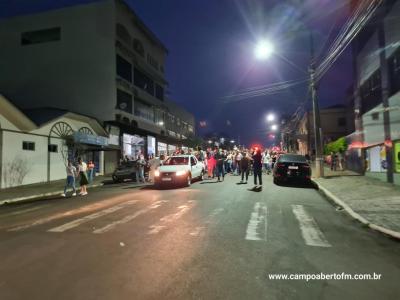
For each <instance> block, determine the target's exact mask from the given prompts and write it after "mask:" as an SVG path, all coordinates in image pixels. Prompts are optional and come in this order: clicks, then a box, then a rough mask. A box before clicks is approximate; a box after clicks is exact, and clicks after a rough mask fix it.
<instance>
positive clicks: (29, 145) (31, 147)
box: [22, 141, 35, 151]
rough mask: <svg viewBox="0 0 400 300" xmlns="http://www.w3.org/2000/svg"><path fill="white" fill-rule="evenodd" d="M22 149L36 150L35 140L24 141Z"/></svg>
mask: <svg viewBox="0 0 400 300" xmlns="http://www.w3.org/2000/svg"><path fill="white" fill-rule="evenodd" d="M22 149H23V150H28V151H35V142H25V141H24V142H22Z"/></svg>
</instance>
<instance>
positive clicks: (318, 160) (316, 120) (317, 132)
mask: <svg viewBox="0 0 400 300" xmlns="http://www.w3.org/2000/svg"><path fill="white" fill-rule="evenodd" d="M310 51H311V63H310V68H309V72H310V90H311V100H312V106H313V125H314V136H315V138H314V145H315V177H316V178H320V177H324V158H323V152H322V148H323V147H322V139H321V119H320V114H319V105H318V99H317V88H316V86H315V85H316V83H315V62H314V41H313V35H312V32H311V31H310Z"/></svg>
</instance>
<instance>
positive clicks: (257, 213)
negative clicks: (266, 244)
mask: <svg viewBox="0 0 400 300" xmlns="http://www.w3.org/2000/svg"><path fill="white" fill-rule="evenodd" d="M263 224H264V227H263ZM263 229H264V230H263ZM263 236H264V237H263ZM246 240H250V241H260V240H265V241H266V240H267V207H266V206H265V205H264V204H261V203H260V202H257V203H256V204H255V205H254V209H253V212H252V213H251V217H250V221H249V224H248V225H247V230H246Z"/></svg>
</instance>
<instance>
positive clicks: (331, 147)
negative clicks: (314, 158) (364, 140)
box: [324, 137, 347, 155]
mask: <svg viewBox="0 0 400 300" xmlns="http://www.w3.org/2000/svg"><path fill="white" fill-rule="evenodd" d="M346 150H347V143H346V138H345V137H341V138H339V139H337V140H336V141H333V142H330V143H329V144H326V145H325V147H324V154H326V155H328V154H330V153H331V152H336V153H337V152H343V151H346Z"/></svg>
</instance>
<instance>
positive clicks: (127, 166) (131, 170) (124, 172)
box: [112, 161, 136, 183]
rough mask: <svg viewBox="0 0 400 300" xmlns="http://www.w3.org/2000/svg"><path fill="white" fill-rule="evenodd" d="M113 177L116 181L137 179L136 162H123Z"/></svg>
mask: <svg viewBox="0 0 400 300" xmlns="http://www.w3.org/2000/svg"><path fill="white" fill-rule="evenodd" d="M112 179H113V181H114V182H115V183H117V182H123V181H125V180H127V179H129V180H133V181H135V180H136V162H135V161H126V162H123V163H121V164H120V165H119V166H118V167H117V168H116V169H115V171H114V172H113V174H112Z"/></svg>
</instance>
